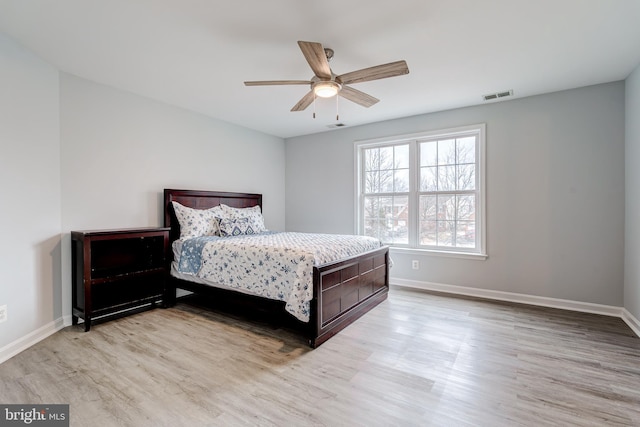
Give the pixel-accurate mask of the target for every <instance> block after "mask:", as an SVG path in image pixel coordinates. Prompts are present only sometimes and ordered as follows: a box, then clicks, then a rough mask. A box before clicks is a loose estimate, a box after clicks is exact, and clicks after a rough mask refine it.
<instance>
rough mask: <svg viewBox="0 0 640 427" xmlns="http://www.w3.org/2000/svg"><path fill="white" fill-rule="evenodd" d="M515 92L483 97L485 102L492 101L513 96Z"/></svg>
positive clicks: (510, 91) (507, 91) (509, 91)
mask: <svg viewBox="0 0 640 427" xmlns="http://www.w3.org/2000/svg"><path fill="white" fill-rule="evenodd" d="M512 95H513V90H505V91H503V92H497V93H490V94H489V95H482V99H483V100H484V101H492V100H494V99H498V98H504V97H505V96H512Z"/></svg>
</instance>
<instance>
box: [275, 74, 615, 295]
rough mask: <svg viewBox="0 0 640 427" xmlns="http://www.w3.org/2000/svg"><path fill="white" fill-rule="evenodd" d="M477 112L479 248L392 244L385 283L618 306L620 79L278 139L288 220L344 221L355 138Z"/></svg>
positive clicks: (338, 226) (465, 119) (319, 225)
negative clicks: (478, 254)
mask: <svg viewBox="0 0 640 427" xmlns="http://www.w3.org/2000/svg"><path fill="white" fill-rule="evenodd" d="M383 102H384V101H383ZM374 108H375V107H374ZM345 121H347V122H348V118H345ZM476 123H486V125H487V235H488V241H487V251H488V254H489V257H488V259H487V260H484V261H477V260H468V259H459V258H449V257H441V256H433V255H426V254H421V255H415V254H412V255H411V254H410V255H407V254H403V253H399V252H392V257H393V260H394V263H395V265H394V267H393V269H392V270H391V276H392V282H393V280H398V279H400V280H410V281H415V282H416V283H438V284H445V285H457V286H465V287H471V288H478V289H487V290H495V291H504V292H513V293H520V294H526V295H534V296H541V297H550V298H560V299H568V300H573V301H580V302H587V303H597V304H605V305H613V306H618V307H619V306H622V304H623V259H624V252H623V251H624V247H623V246H624V245H623V241H624V84H623V83H622V82H617V83H609V84H603V85H597V86H591V87H586V88H581V89H575V90H569V91H564V92H558V93H552V94H548V95H542V96H535V97H530V98H524V99H517V100H512V101H507V102H498V103H493V104H487V105H482V106H477V107H469V108H464V109H458V110H451V111H444V112H439V113H434V114H426V115H422V116H415V117H409V118H404V119H398V120H392V121H387V122H381V123H376V124H371V125H365V126H359V127H354V128H345V129H340V130H335V131H332V132H328V133H323V134H315V135H308V136H303V137H297V138H291V139H288V140H286V161H287V184H286V206H287V222H286V226H287V229H288V230H296V231H310V232H333V233H353V232H354V229H355V226H354V223H355V219H354V189H353V187H354V148H353V142H354V141H356V140H363V139H372V138H379V137H386V136H391V135H402V134H410V133H415V132H420V131H428V130H436V129H444V128H451V127H456V126H463V125H470V124H476ZM412 259H417V260H419V261H420V266H421V268H420V269H419V270H412V269H411V260H412Z"/></svg>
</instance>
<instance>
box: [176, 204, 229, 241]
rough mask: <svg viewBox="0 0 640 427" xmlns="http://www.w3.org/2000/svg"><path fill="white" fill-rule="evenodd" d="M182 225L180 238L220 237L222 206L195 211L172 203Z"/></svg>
mask: <svg viewBox="0 0 640 427" xmlns="http://www.w3.org/2000/svg"><path fill="white" fill-rule="evenodd" d="M171 203H172V204H173V210H174V212H175V213H176V218H177V219H178V223H179V224H180V238H181V239H184V238H188V237H199V236H219V235H220V231H219V228H218V221H217V220H216V217H217V216H220V214H221V213H222V208H221V207H220V206H215V207H213V208H211V209H193V208H188V207H186V206H183V205H181V204H180V203H178V202H171Z"/></svg>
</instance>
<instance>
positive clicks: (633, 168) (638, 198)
mask: <svg viewBox="0 0 640 427" xmlns="http://www.w3.org/2000/svg"><path fill="white" fill-rule="evenodd" d="M625 89H626V93H625V95H626V96H625V103H626V106H625V113H626V120H625V138H626V143H625V194H626V198H625V202H626V212H625V214H626V215H625V263H624V307H625V308H626V309H627V311H629V313H631V314H632V315H633V316H634V317H635V318H636V319H640V221H639V220H638V219H639V218H640V167H639V165H640V66H639V67H638V68H636V70H635V71H634V72H633V73H631V75H630V76H629V77H627V80H626V84H625Z"/></svg>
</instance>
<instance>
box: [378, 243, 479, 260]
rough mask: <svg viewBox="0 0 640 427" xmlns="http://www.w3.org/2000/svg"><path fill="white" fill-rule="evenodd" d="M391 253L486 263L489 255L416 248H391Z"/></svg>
mask: <svg viewBox="0 0 640 427" xmlns="http://www.w3.org/2000/svg"><path fill="white" fill-rule="evenodd" d="M389 249H390V253H391V254H392V255H393V254H394V253H395V254H402V255H428V256H440V257H445V258H460V259H472V260H476V261H484V260H486V259H487V258H488V257H489V255H487V254H476V253H470V252H447V251H434V250H429V249H416V248H402V247H394V246H390V247H389Z"/></svg>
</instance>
